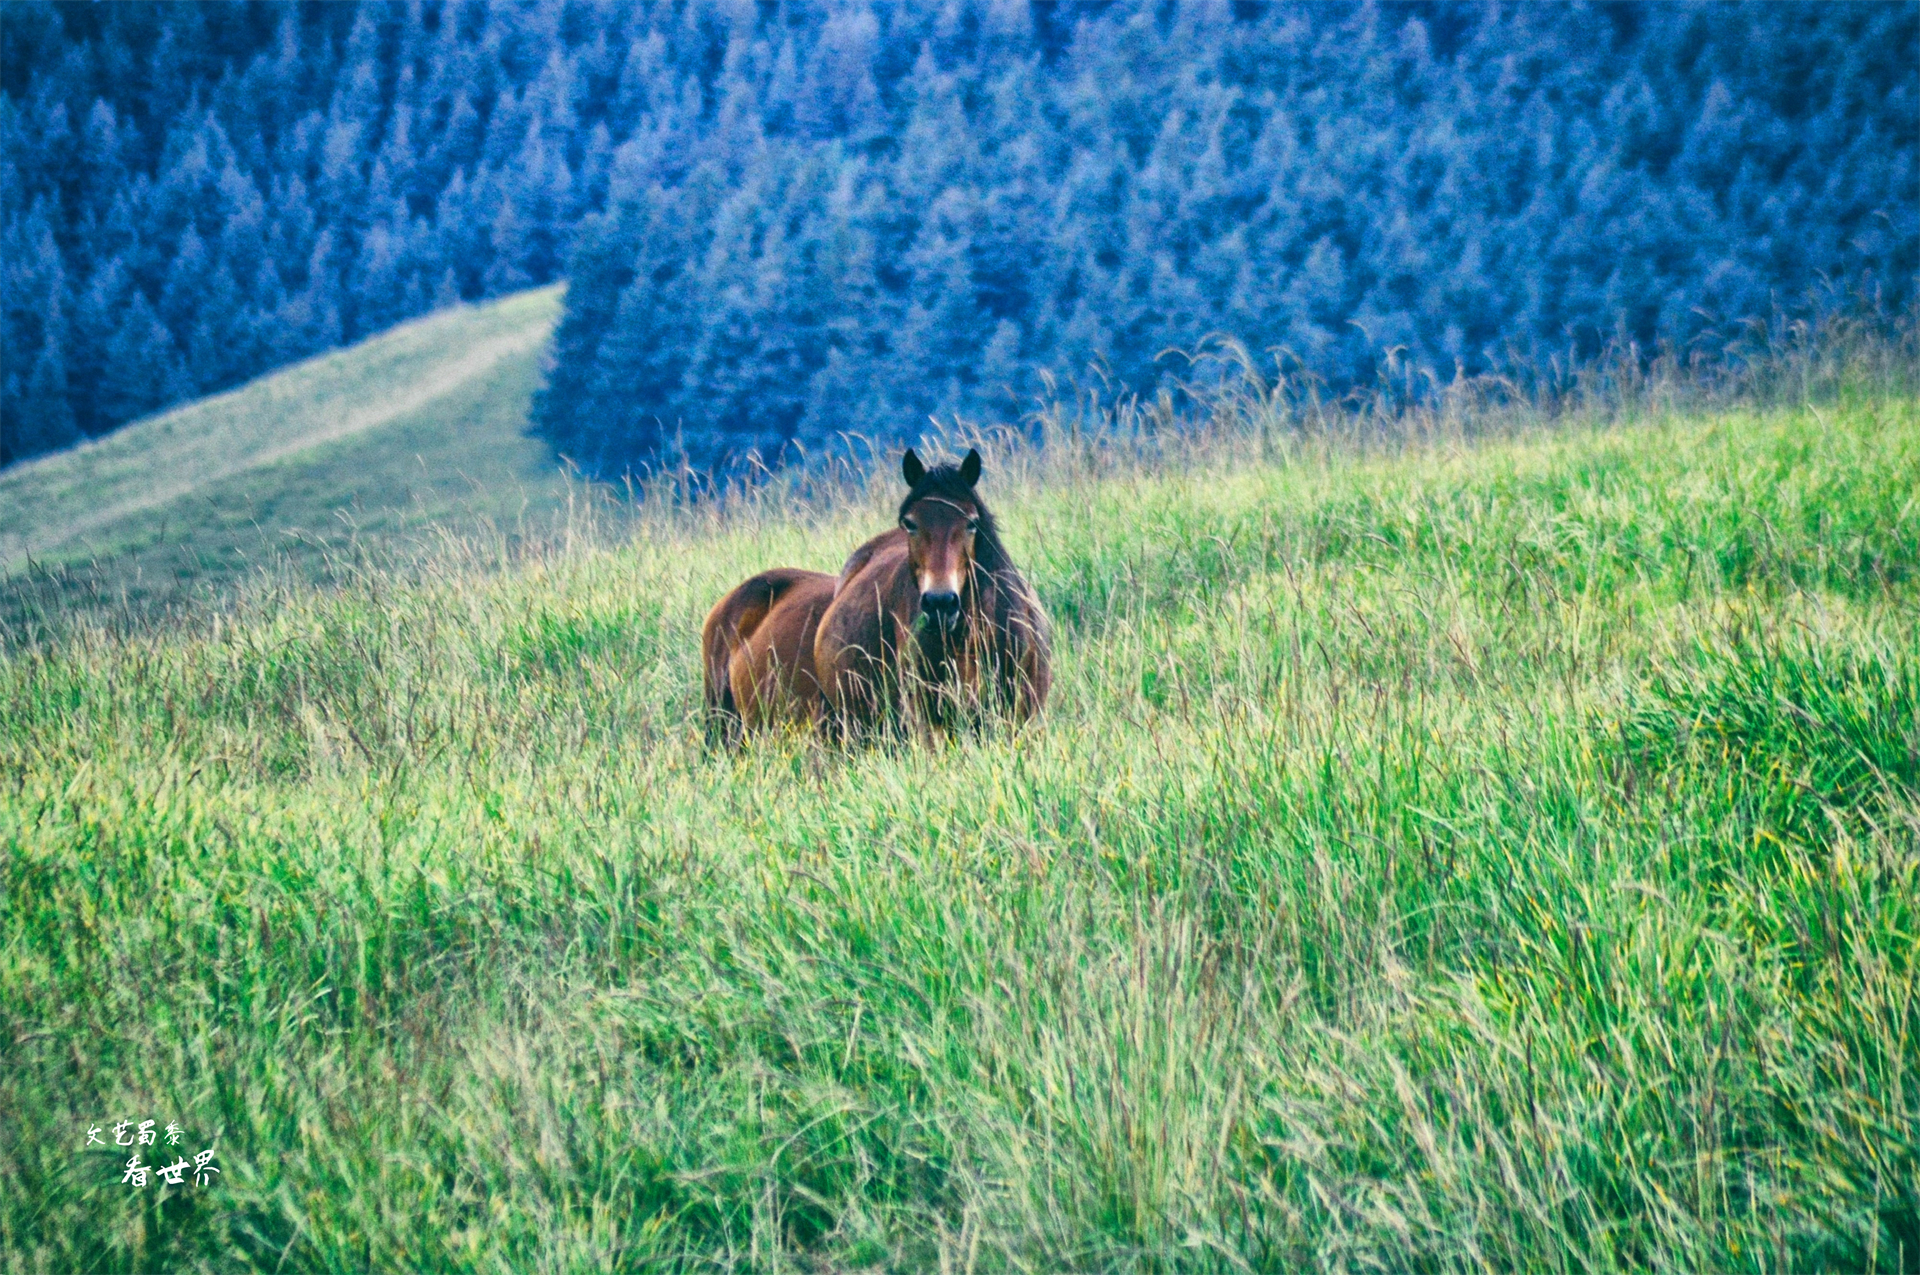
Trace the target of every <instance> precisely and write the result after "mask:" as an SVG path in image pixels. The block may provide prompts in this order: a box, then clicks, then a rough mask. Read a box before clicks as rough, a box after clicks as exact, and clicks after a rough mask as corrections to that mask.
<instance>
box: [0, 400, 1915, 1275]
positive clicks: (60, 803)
mask: <svg viewBox="0 0 1920 1275" xmlns="http://www.w3.org/2000/svg"><path fill="white" fill-rule="evenodd" d="M1141 450H1142V449H1141V447H1140V446H1139V445H1137V444H1135V443H1128V442H1110V443H1108V442H1102V440H1100V439H1098V438H1095V439H1091V440H1089V439H1086V438H1077V439H1074V440H1071V441H1065V442H1061V441H1056V443H1054V444H1053V445H1052V446H1050V447H1049V448H1046V449H1042V450H1037V451H1036V450H1032V449H1027V448H1020V447H1012V446H998V447H994V448H991V449H990V456H989V461H988V471H987V476H986V478H985V479H984V480H983V490H984V491H985V492H986V493H987V494H988V495H989V498H990V499H992V500H993V501H994V502H995V503H996V509H997V511H998V512H999V513H1000V515H1001V521H1002V525H1003V527H1004V529H1005V532H1006V539H1007V541H1008V543H1009V545H1010V547H1011V549H1012V551H1013V553H1014V555H1015V556H1016V558H1017V559H1018V560H1019V561H1020V562H1021V563H1022V564H1023V566H1024V567H1025V568H1026V569H1027V571H1028V574H1029V576H1030V577H1031V579H1032V580H1033V581H1034V583H1035V585H1036V587H1037V589H1038V591H1039V593H1040V595H1041V597H1042V599H1043V600H1044V602H1045V604H1046V606H1047V607H1048V609H1049V610H1050V612H1051V614H1052V615H1053V617H1054V620H1055V623H1056V626H1057V631H1056V635H1055V646H1056V651H1057V657H1058V662H1059V678H1058V682H1057V684H1056V691H1055V698H1054V701H1053V704H1052V707H1051V709H1050V711H1049V714H1048V716H1047V718H1046V719H1045V721H1044V723H1042V724H1041V725H1040V726H1039V727H1038V728H1037V729H1031V730H1028V731H1025V732H1022V733H1020V734H1018V735H1010V734H1008V733H1006V732H1004V731H1003V732H989V733H987V734H986V735H984V736H982V737H980V738H978V739H974V740H971V741H966V742H962V743H959V744H956V745H954V746H952V747H949V748H946V749H944V750H942V751H939V752H935V753H929V752H925V751H918V750H911V749H908V750H898V751H885V750H882V751H872V752H862V753H856V754H852V755H840V754H835V753H831V752H826V751H822V750H820V749H818V748H816V747H813V746H810V745H809V744H807V743H805V742H802V741H783V742H772V743H766V744H763V745H761V746H757V747H754V748H752V749H750V750H748V751H746V752H744V753H742V754H739V755H722V754H714V753H710V752H708V751H706V750H704V749H703V748H702V746H701V744H700V742H699V735H700V732H699V723H698V721H697V719H696V717H695V713H696V707H697V702H698V680H697V679H698V673H697V663H696V650H695V647H696V640H697V634H698V629H699V624H700V620H701V618H702V616H703V614H704V612H705V610H706V608H707V607H708V606H709V605H710V604H711V603H712V601H713V600H714V599H715V598H716V597H717V596H718V595H719V594H720V593H721V592H722V590H723V589H725V588H726V587H728V586H729V585H731V584H732V583H734V582H735V581H736V580H737V579H738V578H740V577H741V576H743V575H745V574H746V573H748V572H750V571H752V570H755V569H758V568H760V567H763V566H767V565H771V564H775V563H788V564H792V565H799V566H810V567H819V568H823V569H834V568H836V567H837V565H838V563H839V561H840V558H841V556H842V555H843V554H844V553H845V551H846V550H847V549H848V548H849V547H851V546H852V545H853V544H854V543H856V542H857V541H858V540H859V539H861V538H862V537H863V536H864V535H866V534H867V533H869V532H870V531H872V530H874V529H876V528H879V527H882V526H884V525H886V523H887V520H888V514H887V512H886V511H887V506H888V505H889V503H890V501H891V500H892V499H893V498H894V492H893V479H892V476H891V473H890V472H889V473H887V474H883V475H881V476H880V477H878V478H876V479H875V480H874V483H873V485H872V486H871V487H870V488H862V487H851V486H850V487H849V488H848V489H847V490H845V491H844V492H843V493H842V494H841V496H840V498H838V499H825V498H822V497H816V498H814V499H813V500H811V501H809V502H805V503H801V502H790V501H785V500H783V499H782V497H781V493H780V490H779V489H778V488H775V489H772V490H770V491H768V492H766V493H764V494H763V495H762V496H760V497H758V498H737V499H734V500H732V501H729V502H724V503H710V504H707V505H704V506H700V507H697V508H694V509H691V510H687V509H682V510H678V511H676V510H674V509H671V508H667V507H665V506H664V505H662V506H660V507H658V508H655V509H652V510H650V511H643V512H642V513H641V514H640V515H638V516H637V517H636V518H635V519H634V520H633V521H632V522H627V523H622V524H620V525H619V527H618V529H617V530H613V531H609V530H606V529H601V530H599V531H596V529H595V528H594V526H592V525H589V524H583V525H577V526H575V528H574V533H575V534H573V535H571V536H570V537H568V538H565V539H563V540H558V541H556V542H554V544H553V545H552V547H551V548H550V549H548V550H547V551H545V552H543V553H540V554H537V555H534V556H532V557H531V558H529V559H527V560H524V561H521V562H519V563H518V564H516V565H513V566H510V567H502V566H500V565H499V564H498V563H497V562H495V561H493V560H492V559H491V558H490V557H489V555H488V553H487V551H486V550H485V548H484V546H483V547H480V548H476V549H474V550H473V551H472V552H470V553H466V554H462V553H461V552H458V551H457V550H456V549H453V548H449V549H448V550H446V551H445V552H444V553H443V554H442V556H441V557H440V558H439V559H438V560H437V564H436V565H435V567H434V568H433V569H432V570H429V571H420V572H410V573H408V574H406V575H404V576H402V575H397V574H390V573H387V572H385V571H382V570H379V569H375V568H371V567H369V568H365V569H357V570H348V571H346V572H344V573H343V574H342V579H341V580H340V581H339V582H338V584H337V585H336V586H335V587H331V588H327V589H319V588H313V587H309V586H306V585H302V584H298V583H281V584H275V585H269V584H267V583H262V584H260V585H259V586H258V587H257V588H256V589H254V590H253V591H251V592H249V593H248V594H247V596H245V597H244V598H243V599H242V600H241V601H239V602H237V603H235V604H234V605H232V606H229V607H224V608H217V609H208V610H206V611H204V612H201V613H195V614H190V615H188V616H186V617H184V618H182V619H180V620H178V621H176V622H173V623H170V624H167V625H164V626H153V627H149V628H136V629H134V630H131V631H119V630H113V631H109V630H108V629H104V628H93V627H88V626H84V625H83V626H80V627H78V628H76V629H75V630H73V631H71V632H68V633H66V634H64V635H63V636H59V637H57V638H48V639H46V640H43V641H34V642H24V643H20V644H17V645H16V647H15V648H14V649H13V650H12V651H11V652H10V653H7V654H5V655H4V656H0V1121H4V1125H5V1130H4V1136H0V1255H4V1258H3V1260H0V1265H3V1266H4V1267H5V1268H6V1269H8V1270H19V1271H82V1270H86V1271H91V1270H119V1271H129V1270H131V1271H160V1270H166V1271H177V1270H209V1271H215V1270H240V1269H262V1270H287V1271H343V1272H344V1271H366V1270H435V1271H583V1272H584V1271H605V1270H629V1271H639V1270H694V1271H701V1270H743V1271H744V1270H753V1271H779V1270H794V1271H851V1270H876V1271H878V1270H928V1271H934V1270H939V1271H953V1272H960V1271H1001V1270H1018V1271H1142V1272H1144V1271H1175V1270H1182V1271H1184V1270H1194V1271H1246V1270H1262V1271H1328V1272H1332V1271H1482V1270H1487V1271H1558V1272H1607V1271H1643V1270H1668V1271H1686V1272H1699V1271H1742V1272H1806V1271H1817V1270H1836V1271H1839V1270H1847V1271H1851V1270H1876V1271H1903V1270H1905V1271H1911V1270H1915V1269H1920V1192H1917V1191H1916V1181H1920V1136H1917V1135H1916V1129H1917V1128H1920V1080H1917V1079H1916V1077H1920V1001H1917V1000H1916V991H1920V986H1917V981H1916V980H1920V624H1917V623H1916V619H1915V616H1916V614H1917V613H1920V500H1917V499H1916V493H1920V409H1916V405H1915V402H1914V401H1913V400H1912V399H1911V398H1910V397H1906V396H1902V395H1897V394H1888V393H1884V392H1874V391H1869V390H1856V391H1854V392H1851V393H1842V394H1837V395H1831V396H1828V397H1827V399H1826V400H1825V401H1823V402H1821V403H1820V404H1819V405H1818V406H1811V407H1799V408H1769V409H1766V410H1760V409H1751V410H1738V409H1732V408H1728V409H1724V410H1717V411H1712V412H1703V413H1696V414H1674V413H1660V412H1651V413H1648V414H1645V415H1644V416H1643V417H1641V418H1639V419H1632V420H1627V421H1623V422H1621V423H1618V424H1616V425H1614V426H1612V427H1610V428H1606V429H1601V428H1596V427H1581V426H1577V425H1567V426H1563V427H1561V428H1557V429H1554V430H1546V429H1536V430H1532V431H1527V430H1521V431H1518V432H1515V433H1511V434H1509V435H1507V436H1503V437H1490V438H1482V439H1480V440H1478V441H1463V440H1460V439H1454V440H1451V441H1450V440H1447V439H1444V438H1427V439H1424V440H1420V439H1416V440H1413V441H1408V442H1405V443H1402V444H1396V445H1394V446H1392V447H1386V446H1376V447H1373V448H1362V447H1358V446H1355V445H1351V444H1347V443H1339V442H1332V441H1328V440H1325V439H1316V438H1314V437H1311V436H1306V435H1301V434H1278V435H1277V434H1274V433H1272V432H1271V431H1255V430H1253V429H1251V428H1250V427H1247V428H1243V427H1236V426H1232V425H1231V424H1229V425H1227V426H1219V425H1216V426H1215V427H1214V428H1213V429H1212V430H1211V432H1203V433H1202V434H1201V435H1200V436H1199V437H1198V439H1197V441H1195V442H1194V443H1192V445H1191V446H1186V447H1183V448H1181V449H1179V451H1178V454H1176V455H1173V456H1171V457H1169V458H1164V459H1161V460H1159V461H1156V462H1153V463H1148V462H1146V461H1145V460H1143V459H1141ZM147 1119H153V1120H156V1121H157V1122H158V1124H159V1125H160V1126H163V1127H164V1126H165V1125H166V1124H168V1123H169V1122H177V1124H178V1125H179V1126H181V1127H182V1128H183V1129H184V1130H185V1131H186V1138H185V1144H184V1146H183V1147H182V1149H183V1150H185V1151H187V1152H188V1153H189V1154H191V1153H192V1152H193V1151H196V1150H198V1149H200V1148H202V1147H211V1148H214V1149H215V1150H216V1151H217V1165H218V1167H219V1169H220V1176H219V1177H218V1178H215V1179H213V1183H212V1185H209V1186H204V1187H200V1186H194V1185H192V1184H191V1183H190V1181H189V1183H188V1184H187V1185H183V1186H181V1187H171V1186H168V1187H161V1186H158V1185H154V1184H149V1185H148V1186H146V1187H145V1188H144V1189H142V1188H137V1187H134V1186H132V1185H127V1184H124V1183H123V1181H122V1178H123V1165H124V1162H125V1161H126V1159H127V1157H128V1150H127V1148H125V1147H117V1146H113V1145H106V1146H91V1147H89V1146H88V1145H87V1135H88V1131H89V1130H90V1129H92V1128H95V1127H99V1128H101V1129H103V1130H104V1131H105V1132H104V1134H103V1138H104V1140H105V1141H106V1142H107V1143H108V1144H111V1143H112V1142H113V1127H114V1126H115V1125H116V1123H117V1122H119V1121H123V1120H127V1121H135V1122H137V1121H141V1120H147ZM152 1150H154V1149H152V1148H150V1149H149V1151H152ZM158 1150H160V1151H162V1152H164V1151H166V1148H158ZM147 1158H148V1159H153V1158H156V1157H154V1156H152V1155H149V1156H148V1157H147Z"/></svg>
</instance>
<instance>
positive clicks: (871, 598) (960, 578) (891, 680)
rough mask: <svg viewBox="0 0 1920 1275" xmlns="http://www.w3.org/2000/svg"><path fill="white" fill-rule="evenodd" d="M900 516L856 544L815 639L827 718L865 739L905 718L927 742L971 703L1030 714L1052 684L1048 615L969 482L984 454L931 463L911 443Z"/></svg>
mask: <svg viewBox="0 0 1920 1275" xmlns="http://www.w3.org/2000/svg"><path fill="white" fill-rule="evenodd" d="M900 471H901V474H902V476H903V477H905V478H906V480H907V487H908V491H907V496H906V499H904V500H902V501H901V502H900V523H899V525H898V526H897V527H895V528H894V529H893V530H891V531H887V532H885V533H883V534H881V535H879V536H876V537H874V538H873V539H872V540H869V541H868V542H867V543H866V544H864V545H861V546H860V547H859V548H858V549H856V550H854V552H853V556H852V557H850V558H848V559H847V564H846V566H845V567H844V568H842V569H841V572H840V580H839V584H838V586H837V587H836V588H835V590H834V594H833V600H832V603H831V604H830V605H829V606H828V607H827V609H826V613H825V614H824V615H823V616H821V617H820V620H819V624H818V630H819V631H818V634H817V636H816V637H815V638H814V647H813V669H814V671H815V674H816V676H817V678H818V685H819V687H820V693H821V700H820V709H821V719H820V720H821V724H822V726H823V727H824V728H825V729H826V731H827V733H828V734H829V735H832V736H835V737H839V738H848V737H860V736H863V735H866V734H869V733H871V732H872V731H873V730H875V729H876V728H884V727H887V726H889V725H892V724H898V723H901V722H902V721H903V719H910V720H911V722H912V724H913V725H914V727H916V728H917V732H918V733H919V734H920V735H921V736H922V738H924V739H926V740H928V741H929V742H931V740H932V739H933V737H934V736H935V735H936V734H938V733H939V732H940V731H942V730H946V729H951V728H952V727H954V726H956V725H958V724H959V723H960V722H961V721H962V720H963V719H964V718H966V717H969V716H971V715H972V712H971V710H974V709H977V708H981V707H994V708H1000V709H1003V710H1010V711H1011V712H1012V714H1013V716H1014V719H1015V720H1016V721H1025V720H1026V719H1027V718H1029V717H1031V716H1033V715H1034V714H1035V713H1037V712H1039V711H1040V710H1041V708H1042V707H1044V706H1045V704H1046V702H1047V691H1048V689H1049V688H1050V687H1051V685H1052V682H1053V674H1052V669H1051V666H1050V664H1049V662H1048V651H1047V618H1046V615H1045V613H1044V612H1042V611H1041V609H1040V602H1039V599H1037V598H1035V597H1034V595H1033V590H1032V589H1030V588H1028V587H1027V582H1026V581H1025V580H1024V579H1023V578H1021V575H1020V572H1019V570H1018V569H1017V568H1015V567H1014V565H1013V562H1012V561H1011V560H1010V559H1009V558H1008V557H1007V553H1006V549H1005V548H1004V547H1003V546H1002V545H1001V543H1000V533H999V529H998V528H997V527H996V526H995V525H994V521H993V514H992V513H990V512H989V511H988V509H987V506H986V503H985V502H984V501H982V500H981V499H980V495H979V493H978V492H976V491H975V490H974V484H975V483H976V482H978V481H979V479H980V453H979V452H977V451H969V452H968V453H967V458H966V459H965V460H964V461H962V462H961V463H960V464H958V465H936V466H934V467H933V468H932V469H928V468H926V466H924V465H922V464H921V463H920V458H919V457H918V456H916V455H915V454H914V453H913V452H912V451H908V452H907V454H906V456H905V457H904V458H902V460H901V465H900Z"/></svg>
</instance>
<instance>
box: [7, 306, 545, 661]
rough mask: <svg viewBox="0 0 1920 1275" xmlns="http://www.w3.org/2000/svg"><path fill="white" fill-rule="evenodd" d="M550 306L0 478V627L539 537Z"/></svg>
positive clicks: (163, 420)
mask: <svg viewBox="0 0 1920 1275" xmlns="http://www.w3.org/2000/svg"><path fill="white" fill-rule="evenodd" d="M559 314H560V291H559V289H558V288H542V289H539V290H538V291H534V292H525V293H520V294H518V295H516V296H512V297H507V298H505V299H503V300H500V301H495V302H491V303H489V304H486V305H483V306H462V307H459V308H457V309H453V310H448V311H443V312H441V313H438V314H433V315H429V316H428V317H426V318H424V319H419V320H416V321H414V322H412V323H408V324H404V325H402V326H401V327H398V328H394V329H393V330H391V331H389V332H385V333H382V334H381V335H379V336H377V337H373V338H371V339H369V340H367V341H364V342H362V343H360V344H359V345H356V346H353V347H351V348H349V349H345V350H336V351H334V352H332V353H330V354H324V355H321V356H319V357H317V358H313V359H309V360H308V361H306V362H304V363H300V364H296V365H295V366H293V367H290V368H287V369H284V370H282V371H279V372H276V373H273V374H272V375H270V376H265V377H262V378H260V379H259V380H257V381H253V382H251V383H249V384H247V385H245V386H242V387H241V388H239V389H236V390H233V391H231V392H229V393H226V394H221V395H218V396H216V397H214V398H209V399H203V400H201V401H199V402H196V403H192V404H189V405H187V406H185V407H181V408H178V409H176V410H174V411H171V412H167V413H165V414H163V415H160V416H155V417H150V418H149V419H147V420H144V421H140V422H138V423H136V424H134V425H132V426H129V427H128V428H126V429H124V430H121V431H120V432H118V433H115V434H109V435H107V436H106V437H105V438H102V439H100V440H98V441H96V442H93V443H90V444H88V445H87V446H84V447H80V448H76V449H74V450H72V451H67V452H60V453H56V454H54V455H51V456H47V457H43V458H41V459H38V460H33V461H29V462H27V463H25V464H22V465H16V466H14V467H13V468H11V469H6V470H0V624H5V625H8V626H10V627H13V628H22V627H26V626H28V625H30V624H33V623H35V622H45V621H47V620H49V619H57V618H59V617H60V616H61V615H63V614H66V613H71V612H72V611H74V610H75V609H76V608H82V607H84V608H88V609H92V610H95V611H103V610H105V611H114V610H117V611H120V612H122V613H132V614H134V615H142V614H149V613H153V612H155V611H162V610H166V609H169V608H177V606H178V604H180V603H182V602H188V601H191V600H193V599H194V598H195V597H197V596H204V595H206V594H208V593H217V592H220V591H223V590H226V589H228V588H230V586H232V585H233V584H234V583H236V582H237V581H240V580H244V579H245V578H247V577H249V576H252V575H255V574H258V573H259V572H260V571H261V570H262V569H268V570H271V571H275V572H283V571H285V570H287V569H289V568H291V569H292V570H294V571H296V572H297V573H298V574H300V575H302V576H304V577H306V578H311V579H326V578H330V576H331V574H332V573H333V571H334V570H335V569H337V566H338V564H339V563H340V562H341V561H342V560H347V561H351V560H352V559H353V558H354V557H355V555H356V551H358V550H360V549H362V548H369V547H372V548H377V549H379V550H380V551H383V552H384V551H390V550H392V549H394V548H395V547H397V546H398V545H399V544H401V543H402V542H404V541H407V540H409V539H411V538H417V537H418V536H420V535H422V534H423V533H428V532H430V531H432V530H433V529H436V528H447V529H453V530H456V531H461V532H471V531H473V530H474V529H475V528H476V527H478V526H480V525H481V524H483V523H486V524H492V525H493V526H496V527H500V528H503V529H505V530H508V531H517V530H518V529H520V527H521V526H522V524H523V523H531V524H533V526H534V528H535V529H536V530H541V531H544V530H545V529H547V528H548V527H550V525H551V522H552V517H553V514H554V513H555V512H556V511H557V510H560V509H563V508H564V506H565V503H566V484H565V482H564V480H563V478H562V476H561V472H560V467H559V465H558V464H557V462H556V460H555V458H554V457H553V456H552V455H551V453H550V452H549V451H548V450H547V448H546V447H545V446H544V445H543V444H542V443H540V442H539V441H538V440H536V439H533V438H531V437H529V436H528V435H527V431H526V421H527V409H528V404H529V401H530V399H531V397H532V394H533V391H534V389H535V387H536V386H537V385H538V383H539V360H540V357H541V354H542V352H543V350H544V349H545V346H546V341H547V338H548V336H549V335H550V334H551V333H552V331H553V325H554V324H555V323H556V322H557V321H558V319H559Z"/></svg>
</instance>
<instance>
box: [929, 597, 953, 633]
mask: <svg viewBox="0 0 1920 1275" xmlns="http://www.w3.org/2000/svg"><path fill="white" fill-rule="evenodd" d="M920 609H921V610H922V611H924V612H925V613H926V615H927V618H928V619H929V620H932V621H933V622H934V623H935V624H937V625H939V626H940V627H941V628H943V629H950V628H952V627H953V626H954V625H955V624H956V623H957V622H958V621H959V619H960V595H959V594H957V593H923V594H921V595H920Z"/></svg>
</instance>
